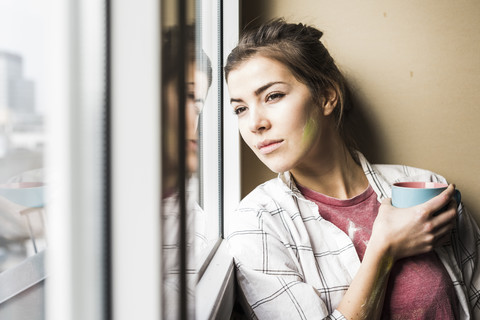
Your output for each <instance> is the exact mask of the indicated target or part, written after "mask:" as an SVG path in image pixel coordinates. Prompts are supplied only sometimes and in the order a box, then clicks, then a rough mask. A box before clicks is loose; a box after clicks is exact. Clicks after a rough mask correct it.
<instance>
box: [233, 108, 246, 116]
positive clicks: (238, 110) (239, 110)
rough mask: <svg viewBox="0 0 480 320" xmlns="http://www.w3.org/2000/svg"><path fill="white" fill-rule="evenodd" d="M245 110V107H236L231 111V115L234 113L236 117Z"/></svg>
mask: <svg viewBox="0 0 480 320" xmlns="http://www.w3.org/2000/svg"><path fill="white" fill-rule="evenodd" d="M246 109H247V108H246V107H237V108H235V109H234V110H233V113H235V114H236V115H237V116H238V115H239V114H241V113H242V112H244V111H245V110H246Z"/></svg>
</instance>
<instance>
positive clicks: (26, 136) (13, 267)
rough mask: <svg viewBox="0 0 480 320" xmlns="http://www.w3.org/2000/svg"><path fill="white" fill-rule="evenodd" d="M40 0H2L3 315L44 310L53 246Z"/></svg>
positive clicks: (0, 293)
mask: <svg viewBox="0 0 480 320" xmlns="http://www.w3.org/2000/svg"><path fill="white" fill-rule="evenodd" d="M40 6H41V4H38V3H36V2H35V1H20V2H13V1H11V2H5V1H3V2H1V3H0V287H1V288H2V290H0V318H2V319H3V318H11V319H18V318H25V317H27V318H30V319H35V318H42V317H43V310H44V305H43V294H42V293H40V294H37V293H36V292H39V291H37V290H41V289H40V288H43V282H41V280H43V279H44V275H45V273H44V254H43V251H44V249H45V247H46V236H45V233H46V232H45V219H46V214H45V209H44V187H45V186H44V184H45V176H44V170H43V167H44V145H45V132H44V108H45V106H44V103H43V100H42V98H43V93H44V92H43V85H44V78H43V70H42V67H43V57H42V52H41V50H40V48H41V42H42V39H43V37H42V36H43V34H42V27H43V21H42V18H43V17H42V14H41V13H42V10H40V9H41V7H40ZM27 288H31V289H30V290H29V291H28V292H23V294H22V296H20V294H19V292H22V291H24V290H26V289H27ZM28 299H32V300H29V302H27V300H28ZM20 301H23V303H21V302H20Z"/></svg>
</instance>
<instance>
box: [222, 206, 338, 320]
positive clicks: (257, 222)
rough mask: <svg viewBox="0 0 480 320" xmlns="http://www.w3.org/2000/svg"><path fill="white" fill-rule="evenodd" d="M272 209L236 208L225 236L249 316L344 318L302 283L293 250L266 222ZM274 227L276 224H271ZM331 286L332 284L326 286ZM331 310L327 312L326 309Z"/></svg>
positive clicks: (316, 291) (298, 264)
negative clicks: (269, 210)
mask: <svg viewBox="0 0 480 320" xmlns="http://www.w3.org/2000/svg"><path fill="white" fill-rule="evenodd" d="M271 214H272V213H270V212H268V211H263V212H262V211H261V210H260V211H259V210H253V209H252V210H245V209H244V210H240V211H237V212H236V213H235V214H234V215H232V217H231V221H230V229H229V230H230V235H229V236H228V238H227V240H228V243H229V247H230V250H231V253H232V254H233V256H234V259H235V264H236V275H237V281H238V284H239V287H240V289H241V291H242V294H243V296H244V298H245V300H246V303H247V304H248V309H249V310H250V311H251V312H250V314H248V316H249V317H250V318H252V319H345V318H344V317H343V315H342V314H341V313H340V312H339V311H338V310H332V308H329V306H328V305H327V304H326V303H325V302H324V301H323V300H322V299H321V297H320V292H319V291H318V290H316V289H315V288H314V287H312V286H311V285H310V284H308V283H306V281H305V279H304V275H303V273H302V268H301V264H300V263H299V261H298V259H296V254H295V250H294V249H293V248H291V247H289V246H288V245H285V244H284V243H283V242H282V241H281V237H280V236H279V234H280V233H281V232H284V231H286V230H277V231H278V232H276V231H274V230H272V228H271V226H268V227H267V226H266V225H268V220H269V216H271ZM275 227H278V226H275ZM327 290H335V288H331V289H327ZM329 310H331V312H329Z"/></svg>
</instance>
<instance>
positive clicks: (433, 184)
mask: <svg viewBox="0 0 480 320" xmlns="http://www.w3.org/2000/svg"><path fill="white" fill-rule="evenodd" d="M393 185H394V186H396V187H402V188H414V189H435V188H446V187H448V184H446V183H440V182H419V181H414V182H397V183H394V184H393Z"/></svg>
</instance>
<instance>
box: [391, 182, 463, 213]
mask: <svg viewBox="0 0 480 320" xmlns="http://www.w3.org/2000/svg"><path fill="white" fill-rule="evenodd" d="M447 187H448V184H446V183H439V182H397V183H394V184H393V186H392V205H393V206H394V207H397V208H408V207H413V206H416V205H419V204H421V203H424V202H426V201H428V200H430V199H432V198H433V197H435V196H438V195H439V194H440V193H442V192H443V191H444V190H445V189H447ZM455 200H456V201H457V203H460V201H461V200H462V195H461V193H460V191H458V190H455Z"/></svg>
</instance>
